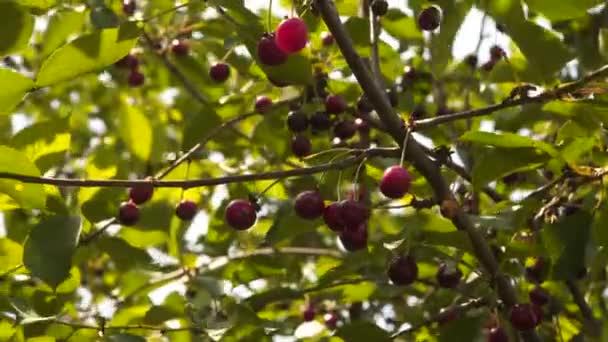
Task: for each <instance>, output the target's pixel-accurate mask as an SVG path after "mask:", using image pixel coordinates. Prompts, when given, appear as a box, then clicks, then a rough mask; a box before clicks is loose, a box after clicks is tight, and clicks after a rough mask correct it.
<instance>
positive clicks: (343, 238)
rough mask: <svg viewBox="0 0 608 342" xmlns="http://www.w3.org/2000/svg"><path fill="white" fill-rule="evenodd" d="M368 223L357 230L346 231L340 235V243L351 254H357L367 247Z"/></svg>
mask: <svg viewBox="0 0 608 342" xmlns="http://www.w3.org/2000/svg"><path fill="white" fill-rule="evenodd" d="M367 237H368V234H367V222H364V223H362V224H360V225H359V226H357V227H356V228H355V229H352V228H351V229H345V230H343V231H342V232H341V233H340V237H339V239H340V243H342V246H343V247H344V249H346V250H347V251H349V252H355V251H358V250H360V249H364V248H366V247H367Z"/></svg>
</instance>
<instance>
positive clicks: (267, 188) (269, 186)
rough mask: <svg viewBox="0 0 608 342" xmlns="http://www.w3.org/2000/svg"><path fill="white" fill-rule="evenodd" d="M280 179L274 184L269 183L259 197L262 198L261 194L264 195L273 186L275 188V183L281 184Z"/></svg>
mask: <svg viewBox="0 0 608 342" xmlns="http://www.w3.org/2000/svg"><path fill="white" fill-rule="evenodd" d="M281 181H282V179H277V180H275V181H274V182H272V183H270V185H268V186H267V187H266V188H265V189H264V190H262V192H260V194H259V195H258V197H259V196H262V195H263V194H265V193H266V192H267V191H268V190H270V188H272V187H273V186H275V185H276V184H277V183H279V182H281Z"/></svg>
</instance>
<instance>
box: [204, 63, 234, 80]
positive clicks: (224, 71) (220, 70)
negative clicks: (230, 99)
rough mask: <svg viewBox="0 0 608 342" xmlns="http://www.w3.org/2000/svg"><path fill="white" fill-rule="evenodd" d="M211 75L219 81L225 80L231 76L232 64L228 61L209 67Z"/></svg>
mask: <svg viewBox="0 0 608 342" xmlns="http://www.w3.org/2000/svg"><path fill="white" fill-rule="evenodd" d="M209 77H211V79H212V80H214V81H215V82H218V83H222V82H225V81H226V80H227V79H228V77H230V66H228V64H226V63H222V62H219V63H215V64H213V65H212V66H211V68H210V69H209Z"/></svg>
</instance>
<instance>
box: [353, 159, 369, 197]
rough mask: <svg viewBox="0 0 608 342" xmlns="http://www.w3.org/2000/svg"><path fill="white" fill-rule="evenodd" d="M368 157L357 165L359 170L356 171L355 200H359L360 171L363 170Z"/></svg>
mask: <svg viewBox="0 0 608 342" xmlns="http://www.w3.org/2000/svg"><path fill="white" fill-rule="evenodd" d="M366 160H367V157H365V158H363V159H362V160H361V162H360V163H359V166H357V171H355V179H354V188H355V189H354V190H355V201H359V172H360V171H361V167H362V166H363V164H365V161H366Z"/></svg>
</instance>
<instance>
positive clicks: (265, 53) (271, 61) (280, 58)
mask: <svg viewBox="0 0 608 342" xmlns="http://www.w3.org/2000/svg"><path fill="white" fill-rule="evenodd" d="M257 51H258V59H259V60H260V63H262V64H264V65H270V66H276V65H281V64H283V63H285V62H286V61H287V54H286V53H285V52H283V51H282V50H281V49H279V47H278V46H277V43H276V42H275V39H274V34H273V33H270V34H269V33H265V34H264V35H263V36H262V38H260V40H259V41H258V45H257Z"/></svg>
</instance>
